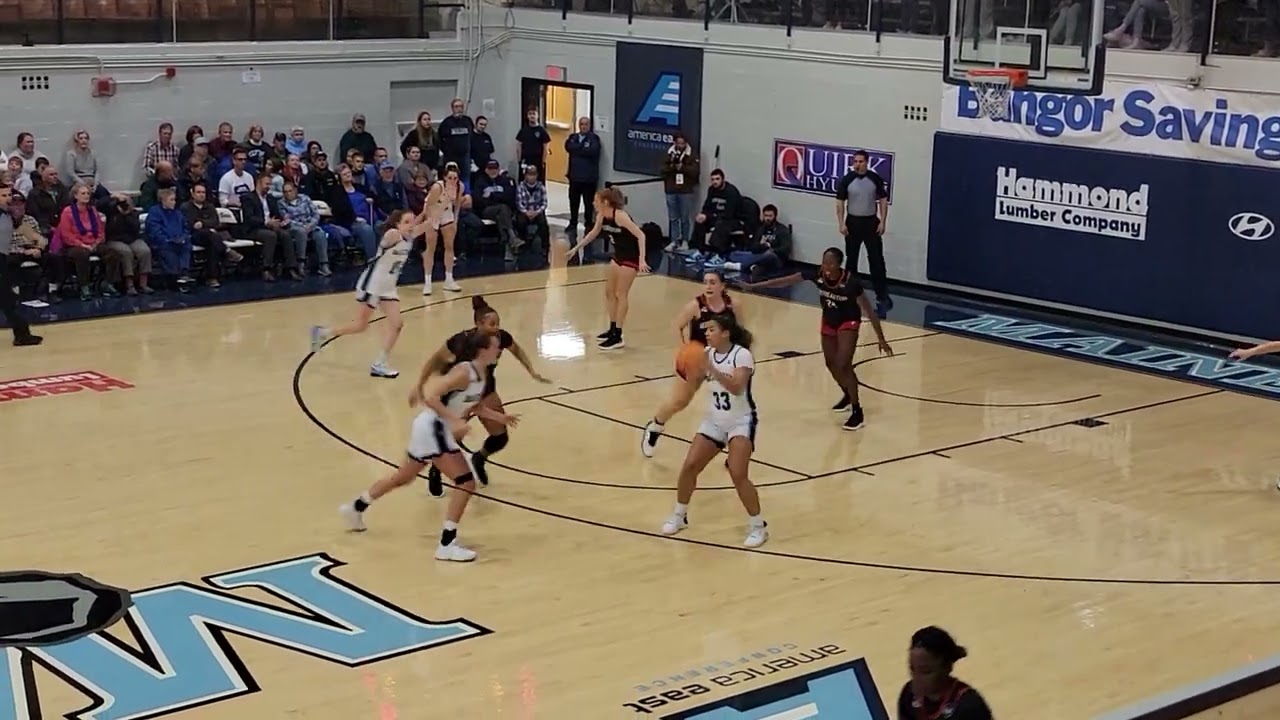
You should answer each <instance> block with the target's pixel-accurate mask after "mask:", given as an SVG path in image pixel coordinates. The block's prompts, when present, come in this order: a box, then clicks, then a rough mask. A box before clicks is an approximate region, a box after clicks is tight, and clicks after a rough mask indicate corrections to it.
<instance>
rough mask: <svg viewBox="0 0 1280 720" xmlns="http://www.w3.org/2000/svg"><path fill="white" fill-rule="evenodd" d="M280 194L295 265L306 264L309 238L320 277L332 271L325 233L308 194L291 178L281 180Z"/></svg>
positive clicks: (330, 273) (327, 238)
mask: <svg viewBox="0 0 1280 720" xmlns="http://www.w3.org/2000/svg"><path fill="white" fill-rule="evenodd" d="M283 195H284V197H283V198H282V199H281V200H280V213H281V214H282V215H284V216H285V218H286V219H288V220H289V225H288V227H287V228H286V229H287V230H288V231H289V236H290V237H291V238H293V246H294V248H295V252H296V253H297V255H298V266H299V267H301V268H306V267H307V241H308V240H310V241H311V246H312V247H314V248H315V249H316V262H318V263H319V264H320V268H319V270H318V272H319V273H320V275H321V276H323V277H329V276H330V275H332V274H333V272H332V271H330V270H329V234H328V233H326V232H325V231H324V229H323V228H321V227H320V213H319V211H317V210H316V206H315V204H314V203H312V202H311V198H309V197H307V196H306V195H305V194H304V193H300V192H298V185H297V184H296V183H294V182H293V181H292V180H285V181H284V185H283ZM339 242H341V241H340V240H339Z"/></svg>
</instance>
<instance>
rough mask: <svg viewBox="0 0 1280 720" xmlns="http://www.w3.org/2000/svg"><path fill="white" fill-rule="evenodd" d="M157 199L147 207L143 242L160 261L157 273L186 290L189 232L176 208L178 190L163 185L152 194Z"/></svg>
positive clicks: (189, 281) (189, 256)
mask: <svg viewBox="0 0 1280 720" xmlns="http://www.w3.org/2000/svg"><path fill="white" fill-rule="evenodd" d="M156 196H157V198H158V199H159V203H158V204H156V205H153V206H151V208H149V209H148V210H147V245H149V246H150V247H151V251H152V252H153V253H154V254H155V256H156V259H157V260H159V261H160V274H161V275H163V276H164V277H166V278H172V279H174V280H175V281H176V282H177V285H178V289H179V290H181V291H182V292H186V291H187V286H188V285H189V284H190V283H191V282H192V280H191V233H190V232H189V231H188V230H187V224H186V222H185V221H184V220H183V219H182V211H181V210H179V209H178V194H177V193H176V192H174V191H173V189H172V188H166V189H164V190H161V191H160V192H158V193H157V194H156Z"/></svg>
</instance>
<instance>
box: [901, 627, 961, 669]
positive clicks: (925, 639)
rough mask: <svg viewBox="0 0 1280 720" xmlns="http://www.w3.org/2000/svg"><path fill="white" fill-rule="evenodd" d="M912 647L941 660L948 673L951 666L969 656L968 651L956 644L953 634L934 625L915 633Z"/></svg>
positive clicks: (912, 638) (912, 637)
mask: <svg viewBox="0 0 1280 720" xmlns="http://www.w3.org/2000/svg"><path fill="white" fill-rule="evenodd" d="M911 647H912V648H920V649H921V650H924V651H925V652H927V653H929V654H930V655H932V656H934V657H935V658H937V659H938V660H941V661H942V662H943V663H944V664H945V665H946V668H947V671H948V672H950V671H951V666H953V665H955V664H956V663H957V662H959V661H961V660H963V659H964V658H966V657H968V655H969V651H968V650H965V649H964V647H962V646H960V645H957V644H956V641H955V638H953V637H951V633H949V632H947V631H946V630H943V629H942V628H940V627H935V626H933V625H930V626H929V627H925V628H920V629H919V630H917V631H915V633H914V634H913V635H912V636H911Z"/></svg>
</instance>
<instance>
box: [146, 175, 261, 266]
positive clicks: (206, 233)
mask: <svg viewBox="0 0 1280 720" xmlns="http://www.w3.org/2000/svg"><path fill="white" fill-rule="evenodd" d="M180 209H181V210H182V219H183V221H184V223H185V226H186V228H187V232H188V233H190V234H191V243H192V244H193V245H195V246H196V247H202V248H204V251H205V253H207V254H206V256H205V263H204V274H205V277H206V278H208V281H207V283H208V285H209V287H211V288H219V287H222V261H223V260H226V261H227V262H229V263H231V264H233V265H234V264H235V263H238V262H240V261H241V260H243V259H244V256H242V255H241V254H240V253H238V252H236V251H235V250H232V249H230V248H228V247H227V243H229V242H231V233H229V232H227V231H226V230H224V229H222V220H221V219H220V218H219V217H218V206H217V205H216V204H214V203H213V202H212V201H211V200H210V199H209V187H208V186H207V185H205V184H204V183H196V184H195V185H194V186H192V188H191V199H190V200H188V201H187V202H184V203H183V204H182V207H181V208H180ZM148 217H150V216H148Z"/></svg>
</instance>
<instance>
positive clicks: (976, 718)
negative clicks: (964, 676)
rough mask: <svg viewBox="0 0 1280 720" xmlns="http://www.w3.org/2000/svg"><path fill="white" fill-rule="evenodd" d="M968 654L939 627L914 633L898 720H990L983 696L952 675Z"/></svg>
mask: <svg viewBox="0 0 1280 720" xmlns="http://www.w3.org/2000/svg"><path fill="white" fill-rule="evenodd" d="M968 654H969V653H968V651H967V650H965V649H964V648H963V647H961V646H959V645H957V644H956V641H955V639H954V638H952V637H951V635H950V633H948V632H947V631H946V630H943V629H942V628H939V627H933V626H930V627H926V628H921V629H919V630H917V631H916V632H915V633H914V634H913V635H912V636H911V649H910V650H909V651H908V653H907V666H908V668H909V669H910V671H911V679H910V680H909V681H907V682H906V684H904V685H903V686H902V692H900V693H898V720H916V719H917V718H948V720H991V718H992V714H991V708H990V707H988V706H987V703H986V701H985V700H984V699H983V698H982V695H981V694H980V693H979V692H978V691H977V690H974V689H973V688H972V687H970V686H969V685H967V684H965V683H964V682H961V681H960V680H957V679H956V678H955V677H954V676H953V675H952V674H951V673H952V671H953V670H954V669H955V664H956V663H957V662H959V661H960V660H962V659H964V658H965V657H967V656H968Z"/></svg>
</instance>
